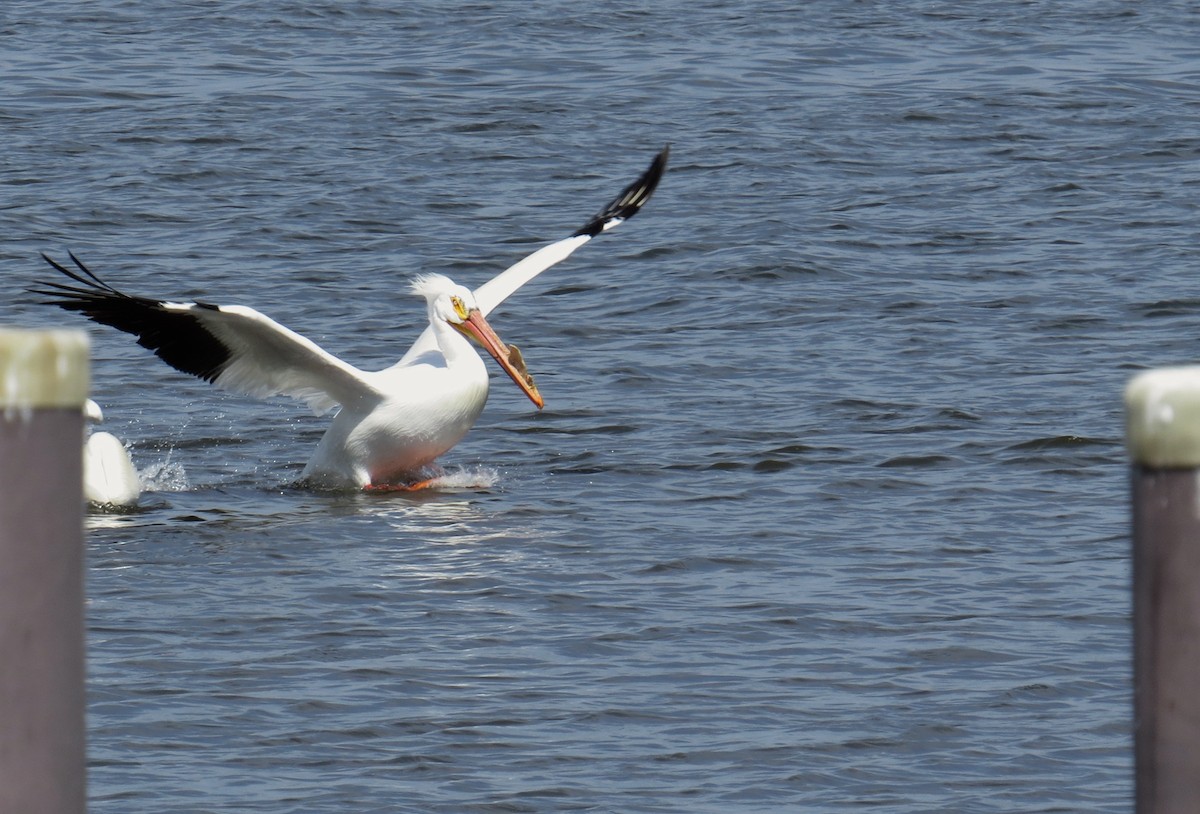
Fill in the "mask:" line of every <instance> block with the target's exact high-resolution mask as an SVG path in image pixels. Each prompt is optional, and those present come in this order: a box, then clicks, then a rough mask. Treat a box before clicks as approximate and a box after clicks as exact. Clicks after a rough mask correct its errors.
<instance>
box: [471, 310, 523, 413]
mask: <svg viewBox="0 0 1200 814" xmlns="http://www.w3.org/2000/svg"><path fill="white" fill-rule="evenodd" d="M454 327H455V328H457V329H458V330H459V331H461V332H462V333H464V334H466V335H467V336H469V337H471V338H472V339H474V340H475V341H476V342H478V343H479V344H480V345H482V346H483V349H484V350H486V351H487V352H488V353H490V354H491V356H492V358H493V359H495V360H496V362H497V363H498V364H499V365H500V367H501V368H503V370H504V372H505V373H507V374H508V377H509V378H510V379H512V380H513V381H514V382H516V383H517V387H519V388H521V391H522V392H524V393H525V395H526V396H528V397H529V400H530V401H532V402H533V403H534V404H536V405H537V408H538V409H539V410H540V409H542V403H543V402H542V394H541V393H539V392H538V389H537V385H536V384H534V383H533V376H531V375H529V371H528V370H527V369H526V368H525V360H524V359H523V358H522V357H521V352H520V351H519V350H517V349H516V348H515V347H513V348H509V347H508V346H507V345H505V344H504V343H503V342H502V341H500V337H499V336H497V335H496V332H495V331H493V330H492V326H491V325H488V323H487V320H486V319H484V318H483V314H481V313H480V312H479V311H478V310H476V311H472V312H471V313H470V314H468V315H467V318H466V319H465V320H464V321H463V322H462V324H460V325H455V326H454Z"/></svg>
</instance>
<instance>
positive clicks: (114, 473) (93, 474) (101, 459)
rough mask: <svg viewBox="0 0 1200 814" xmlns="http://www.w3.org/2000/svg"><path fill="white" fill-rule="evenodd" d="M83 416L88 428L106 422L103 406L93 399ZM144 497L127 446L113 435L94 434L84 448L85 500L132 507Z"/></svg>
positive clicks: (89, 400) (104, 433) (88, 402)
mask: <svg viewBox="0 0 1200 814" xmlns="http://www.w3.org/2000/svg"><path fill="white" fill-rule="evenodd" d="M83 415H84V417H85V418H86V419H87V421H88V423H89V424H99V423H100V422H101V421H103V420H104V413H102V412H100V405H99V404H97V403H96V402H94V401H92V400H91V399H88V400H87V404H86V405H85V406H84V410H83ZM141 493H142V483H141V481H140V480H139V479H138V474H137V470H136V469H134V468H133V462H132V461H130V460H129V453H128V452H126V451H125V445H124V444H122V443H121V442H120V441H119V440H117V437H116V436H115V435H113V434H112V433H108V432H97V431H94V430H93V431H92V432H91V433H90V434H89V435H88V437H87V441H85V442H84V444H83V496H84V497H85V498H87V500H88V502H89V503H98V504H102V505H105V506H132V505H133V504H134V503H137V500H138V497H139V496H140V495H141Z"/></svg>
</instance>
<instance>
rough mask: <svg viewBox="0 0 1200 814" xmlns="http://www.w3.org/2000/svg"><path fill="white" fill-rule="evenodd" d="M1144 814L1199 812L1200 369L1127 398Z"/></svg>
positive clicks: (1137, 749) (1149, 380)
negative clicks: (1131, 466) (1131, 468)
mask: <svg viewBox="0 0 1200 814" xmlns="http://www.w3.org/2000/svg"><path fill="white" fill-rule="evenodd" d="M1125 420H1126V441H1127V444H1128V447H1129V453H1130V457H1131V459H1132V465H1133V472H1132V479H1133V483H1132V491H1133V628H1134V629H1133V640H1134V644H1133V651H1134V652H1133V661H1134V664H1133V668H1134V670H1133V672H1134V676H1133V681H1134V691H1133V697H1134V704H1133V706H1134V710H1133V714H1134V718H1133V723H1134V726H1133V728H1134V762H1135V781H1136V799H1137V807H1136V811H1137V814H1176V812H1178V814H1195V812H1198V811H1200V367H1188V368H1165V369H1162V370H1152V371H1149V372H1147V373H1143V374H1141V375H1139V376H1137V377H1135V378H1134V379H1133V381H1131V382H1130V384H1129V386H1128V388H1127V389H1126V392H1125Z"/></svg>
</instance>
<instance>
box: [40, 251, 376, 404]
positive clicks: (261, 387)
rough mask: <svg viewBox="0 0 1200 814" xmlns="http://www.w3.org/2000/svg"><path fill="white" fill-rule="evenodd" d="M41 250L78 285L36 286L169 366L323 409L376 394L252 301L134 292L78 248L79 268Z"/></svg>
mask: <svg viewBox="0 0 1200 814" xmlns="http://www.w3.org/2000/svg"><path fill="white" fill-rule="evenodd" d="M42 257H43V258H44V259H45V260H46V262H47V263H49V264H50V265H51V266H53V267H54V268H55V269H57V270H58V271H60V272H62V273H63V274H65V275H66V276H67V277H69V278H70V279H72V280H74V281H75V283H77V284H78V285H70V284H67V283H61V282H56V281H45V282H43V283H41V284H40V287H36V288H31V289H30V291H31V292H32V293H34V294H40V295H42V296H45V297H49V298H50V299H49V300H47V304H49V305H57V306H59V307H61V308H65V309H67V310H68V311H78V312H79V313H81V314H83V315H84V316H86V317H88V318H89V319H91V320H92V321H94V322H99V323H102V324H104V325H111V326H112V327H114V328H117V329H118V330H122V331H125V332H126V333H130V334H133V335H134V336H136V337H137V338H138V344H139V345H141V346H142V347H144V348H149V349H150V350H152V351H154V353H155V354H156V355H157V356H158V358H160V359H162V360H163V361H164V362H166V363H167V364H169V365H170V366H171V367H173V368H175V369H176V370H181V371H183V372H184V373H190V374H192V375H193V376H199V377H200V378H201V379H204V380H205V381H209V382H212V383H213V384H215V385H216V386H217V387H219V388H221V389H222V390H229V391H231V392H234V393H243V394H245V395H248V396H255V397H258V398H266V397H268V396H276V395H284V396H291V397H292V398H297V399H301V400H303V401H306V402H308V405H309V406H310V407H311V408H312V409H313V410H314V411H315V412H317V413H318V414H320V413H323V412H326V411H328V410H330V409H332V408H333V407H334V406H336V405H338V404H346V403H352V402H354V401H355V400H357V399H360V398H364V397H368V398H369V397H372V396H374V395H376V393H375V390H374V388H372V387H371V386H370V385H368V384H367V382H366V379H365V374H364V373H363V372H362V371H360V370H359V369H358V368H356V367H354V366H353V365H349V364H347V363H345V362H343V361H342V360H341V359H338V358H337V357H336V356H334V355H332V354H330V353H327V352H326V351H324V350H322V349H321V348H320V347H319V346H318V345H317V344H316V343H314V342H312V341H311V340H309V339H306V338H305V337H303V336H301V335H300V334H298V333H296V332H295V331H292V330H289V329H288V328H285V327H284V326H282V325H280V324H279V323H278V322H275V321H274V320H273V319H270V318H269V317H267V316H264V315H263V314H260V313H259V312H258V311H255V310H254V309H253V308H247V307H245V306H241V305H210V304H208V303H203V302H167V301H162V300H152V299H147V298H144V297H133V296H130V295H128V294H125V293H122V292H121V291H118V290H117V289H115V288H113V287H112V286H110V285H108V283H105V282H104V281H103V280H101V279H100V278H99V277H97V276H96V275H95V274H93V273H92V272H91V270H90V269H88V268H87V266H85V265H84V264H83V263H82V262H80V260H79V258H77V257H76V256H75V255H74V254H71V255H70V257H71V261H72V262H73V263H74V264H75V265H76V266H77V267H78V269H79V271H73V270H71V269H68V268H66V267H64V266H62V265H60V264H59V263H57V262H55V261H54V260H52V259H50V258H49V257H47V256H46V255H45V254H43V255H42Z"/></svg>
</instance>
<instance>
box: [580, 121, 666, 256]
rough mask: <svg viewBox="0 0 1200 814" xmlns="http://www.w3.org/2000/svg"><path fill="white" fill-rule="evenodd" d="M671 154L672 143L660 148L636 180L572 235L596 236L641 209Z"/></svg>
mask: <svg viewBox="0 0 1200 814" xmlns="http://www.w3.org/2000/svg"><path fill="white" fill-rule="evenodd" d="M670 156H671V145H670V144H667V145H666V146H664V147H663V148H662V149H661V150H659V152H658V155H656V156H654V160H653V161H651V162H650V166H649V167H647V168H646V171H645V172H643V173H642V174H641V175H640V176H638V178H637V180H636V181H634V182H633V183H632V184H630V185H629V186H627V187H625V189H623V190H621V194H620V195H618V196H617V197H616V198H614V199H613V201H612V202H611V203H610V204H609V205H608V206H606V207H604V209H602V210H601V211H600V213H599V214H597V215H596V216H595V217H593V218H592V219H591V220H589V221H588V222H587V223H585V224H584V225H583V226H581V227H579V228H578V229H576V230H575V232H573V233H572V234H571V237H579V236H581V235H587V236H588V237H595V236H596V235H598V234H600V233H601V232H603V231H604V230H605V229H608V228H610V227H612V226H616V225H617V224H618V223H621V222H622V221H625V220H628V219H629V218H632V217H633V216H634V215H636V214H637V213H638V212H639V211H641V208H642V206H643V204H645V203H646V201H648V200H650V196H651V195H653V194H654V190H655V189H657V188H658V182H659V181H661V180H662V177H663V173H665V172H666V171H667V159H669V158H670Z"/></svg>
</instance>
